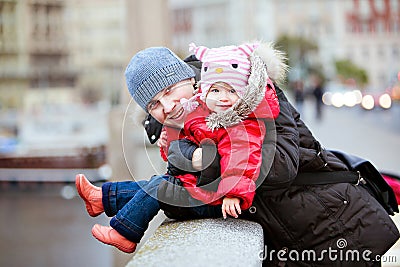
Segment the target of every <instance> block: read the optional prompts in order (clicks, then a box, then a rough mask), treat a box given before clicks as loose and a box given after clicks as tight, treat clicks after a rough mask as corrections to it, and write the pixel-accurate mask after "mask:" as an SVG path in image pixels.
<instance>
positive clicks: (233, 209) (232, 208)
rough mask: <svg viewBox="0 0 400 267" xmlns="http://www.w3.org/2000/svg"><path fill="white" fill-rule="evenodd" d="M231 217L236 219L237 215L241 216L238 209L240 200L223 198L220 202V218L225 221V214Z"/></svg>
mask: <svg viewBox="0 0 400 267" xmlns="http://www.w3.org/2000/svg"><path fill="white" fill-rule="evenodd" d="M227 213H228V214H229V215H231V216H232V217H235V218H238V217H239V215H238V214H242V211H241V209H240V199H239V198H237V197H233V198H229V197H224V199H223V200H222V216H223V217H224V219H226V217H227V216H226V214H227Z"/></svg>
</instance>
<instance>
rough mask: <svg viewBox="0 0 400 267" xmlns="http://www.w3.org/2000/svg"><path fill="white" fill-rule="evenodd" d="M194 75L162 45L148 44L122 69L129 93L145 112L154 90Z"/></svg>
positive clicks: (160, 89)
mask: <svg viewBox="0 0 400 267" xmlns="http://www.w3.org/2000/svg"><path fill="white" fill-rule="evenodd" d="M194 76H195V73H194V71H193V70H192V69H191V68H190V67H189V65H187V64H186V63H185V62H184V61H183V60H181V59H179V58H178V57H177V56H176V55H175V54H174V53H173V52H172V51H171V50H169V49H168V48H165V47H150V48H147V49H144V50H142V51H140V52H138V53H137V54H136V55H134V56H133V57H132V59H131V61H130V62H129V64H128V66H127V68H126V70H125V78H126V84H127V86H128V90H129V93H130V94H131V95H132V97H133V99H134V100H135V101H136V103H138V104H139V106H140V107H142V108H143V109H144V110H145V111H146V112H148V111H147V105H148V103H149V102H150V100H151V99H152V98H153V97H154V96H155V95H156V94H158V93H159V92H160V91H162V90H163V89H164V88H166V87H169V86H171V85H174V84H176V83H178V82H180V81H183V80H186V79H190V78H193V77H194Z"/></svg>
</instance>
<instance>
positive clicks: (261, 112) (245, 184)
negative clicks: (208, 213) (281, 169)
mask: <svg viewBox="0 0 400 267" xmlns="http://www.w3.org/2000/svg"><path fill="white" fill-rule="evenodd" d="M271 86H272V84H271V85H269V86H266V87H265V91H263V93H265V94H264V97H263V98H262V99H261V100H259V101H257V102H258V103H260V104H259V105H258V104H257V102H255V103H250V108H251V109H252V110H253V111H252V112H251V113H250V114H245V116H247V118H246V119H243V120H242V122H239V123H237V124H234V123H232V125H226V120H225V119H226V117H229V118H231V117H232V116H231V115H232V114H226V113H222V115H221V116H219V115H217V117H214V120H213V124H214V125H210V121H209V119H210V116H211V115H210V111H209V110H208V108H207V107H206V105H205V104H204V103H203V102H201V101H199V103H200V105H199V106H198V107H197V108H196V110H194V111H193V112H191V113H190V114H189V115H188V118H187V119H186V121H185V125H184V129H183V130H182V131H181V132H180V133H179V137H178V136H177V131H176V129H173V128H166V130H167V135H168V141H169V142H170V141H173V140H176V139H177V138H182V137H184V138H187V139H189V140H191V141H193V142H194V143H196V144H198V145H199V144H200V143H201V142H202V141H203V140H204V139H211V140H213V141H214V142H215V143H216V144H217V148H218V153H219V155H220V156H221V161H220V165H221V181H220V183H219V185H218V190H217V192H213V191H207V190H204V189H202V188H200V187H197V186H196V182H197V177H196V176H194V175H193V174H185V175H179V176H177V178H179V179H180V180H181V181H182V183H183V186H184V187H185V188H186V189H187V190H188V192H189V193H190V194H191V195H192V196H193V197H194V198H196V199H198V200H200V201H202V202H204V203H206V204H210V205H219V204H222V199H223V197H224V196H226V197H231V198H232V197H237V198H239V199H240V200H241V202H240V206H241V209H242V210H246V209H248V208H249V207H250V206H251V204H252V202H253V198H254V194H255V190H256V186H255V180H256V179H257V177H258V176H259V172H260V166H261V162H262V158H261V150H262V143H263V140H264V136H265V134H266V133H265V124H264V122H263V121H262V120H261V119H275V118H276V117H277V116H278V114H279V102H278V99H277V97H276V92H275V89H274V88H273V86H272V87H271ZM244 100H245V101H246V99H244ZM246 104H247V105H249V102H248V101H247V102H246ZM213 114H215V113H213ZM219 114H221V113H219ZM209 115H210V116H209ZM207 120H208V123H207ZM221 124H222V125H223V126H224V127H220V125H221ZM228 124H229V123H228ZM210 128H212V129H213V130H211V129H210ZM174 136H175V137H174ZM164 157H165V155H164Z"/></svg>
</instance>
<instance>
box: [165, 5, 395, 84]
mask: <svg viewBox="0 0 400 267" xmlns="http://www.w3.org/2000/svg"><path fill="white" fill-rule="evenodd" d="M169 3H170V8H171V14H172V16H173V24H172V29H173V35H172V36H173V39H172V44H173V46H174V48H175V49H176V50H177V51H180V53H181V54H183V55H187V54H188V51H187V50H188V44H189V43H190V42H195V43H196V44H198V45H200V44H201V45H207V46H210V47H214V46H221V45H228V44H238V43H242V42H244V41H249V40H250V41H251V40H255V39H258V40H264V41H271V40H272V41H273V40H276V39H277V38H278V37H279V36H280V35H283V34H286V35H290V36H301V37H304V38H306V39H309V40H310V41H313V42H315V43H316V44H318V47H319V51H318V53H317V54H316V55H314V56H313V57H311V58H307V60H310V61H313V62H317V61H318V62H319V64H320V65H321V66H323V71H324V73H325V75H326V76H327V77H328V78H332V79H333V78H334V77H335V65H334V62H335V60H342V59H349V60H351V61H353V62H354V63H356V64H357V65H358V66H359V67H361V68H364V69H365V70H366V71H367V73H368V76H369V80H370V83H369V86H370V87H371V88H373V89H375V90H383V89H385V88H386V86H388V85H391V84H392V83H393V82H394V81H395V79H396V77H397V76H396V75H397V73H398V71H399V69H400V52H399V51H400V0H370V1H367V0H341V1H336V0H324V1H320V0H307V1H298V0H250V1H245V0H215V1H211V0H209V1H195V0H190V1H189V0H185V1H183V0H170V1H169Z"/></svg>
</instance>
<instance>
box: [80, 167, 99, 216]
mask: <svg viewBox="0 0 400 267" xmlns="http://www.w3.org/2000/svg"><path fill="white" fill-rule="evenodd" d="M75 186H76V190H78V193H79V195H80V196H81V198H82V199H83V200H84V201H85V205H86V210H87V212H88V213H89V215H90V216H92V217H96V216H98V215H100V214H101V213H103V212H104V207H103V202H102V200H101V197H102V192H101V188H100V187H98V186H94V185H92V184H91V183H90V182H89V181H88V179H86V177H85V175H83V174H78V175H77V176H76V178H75Z"/></svg>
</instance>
